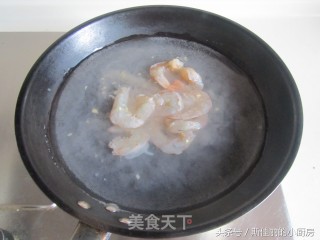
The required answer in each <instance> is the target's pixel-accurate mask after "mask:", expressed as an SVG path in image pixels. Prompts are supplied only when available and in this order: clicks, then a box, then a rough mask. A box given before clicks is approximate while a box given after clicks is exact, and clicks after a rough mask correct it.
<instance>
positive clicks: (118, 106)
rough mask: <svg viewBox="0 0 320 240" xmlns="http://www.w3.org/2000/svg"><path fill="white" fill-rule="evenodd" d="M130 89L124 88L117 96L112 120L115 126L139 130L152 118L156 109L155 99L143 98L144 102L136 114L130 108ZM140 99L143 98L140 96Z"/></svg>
mask: <svg viewBox="0 0 320 240" xmlns="http://www.w3.org/2000/svg"><path fill="white" fill-rule="evenodd" d="M129 93H130V88H125V87H122V88H120V89H119V90H118V92H117V95H116V96H115V99H114V103H113V107H112V110H111V114H110V120H111V122H112V123H113V124H115V125H117V126H119V127H122V128H138V127H140V126H142V125H143V124H144V123H145V121H146V120H147V119H148V118H149V117H150V116H151V114H152V113H153V111H154V109H155V102H154V100H153V98H150V97H147V96H143V100H142V101H140V104H139V105H138V106H137V108H136V110H135V112H134V113H132V112H130V110H129V107H128V100H129ZM140 98H142V97H141V96H140Z"/></svg>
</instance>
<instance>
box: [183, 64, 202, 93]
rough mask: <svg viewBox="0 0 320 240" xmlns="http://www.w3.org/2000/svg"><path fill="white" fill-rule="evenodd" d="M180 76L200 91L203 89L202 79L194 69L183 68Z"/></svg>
mask: <svg viewBox="0 0 320 240" xmlns="http://www.w3.org/2000/svg"><path fill="white" fill-rule="evenodd" d="M179 74H180V76H181V78H182V79H183V80H184V81H186V82H188V83H192V84H194V85H195V86H197V87H198V88H199V89H202V88H203V82H202V78H201V76H200V75H199V74H198V73H197V72H196V71H195V70H194V69H193V68H189V67H184V68H181V69H180V70H179Z"/></svg>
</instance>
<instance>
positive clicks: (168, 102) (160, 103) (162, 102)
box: [153, 91, 184, 116]
mask: <svg viewBox="0 0 320 240" xmlns="http://www.w3.org/2000/svg"><path fill="white" fill-rule="evenodd" d="M153 98H154V100H155V103H156V106H157V107H158V111H157V113H156V114H157V115H161V116H169V115H173V114H176V113H178V112H180V111H181V110H182V109H183V107H184V105H183V102H182V97H181V95H180V94H179V93H178V92H171V91H163V92H160V93H157V94H155V95H154V96H153Z"/></svg>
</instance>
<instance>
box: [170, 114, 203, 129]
mask: <svg viewBox="0 0 320 240" xmlns="http://www.w3.org/2000/svg"><path fill="white" fill-rule="evenodd" d="M207 121H208V116H207V115H203V116H200V117H197V118H194V119H191V120H180V119H178V120H172V119H167V120H166V126H167V129H168V131H169V132H172V133H183V132H186V131H195V130H200V129H201V128H203V127H204V126H205V125H206V124H207Z"/></svg>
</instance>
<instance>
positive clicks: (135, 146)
mask: <svg viewBox="0 0 320 240" xmlns="http://www.w3.org/2000/svg"><path fill="white" fill-rule="evenodd" d="M149 138H150V137H149V135H148V134H147V133H146V132H143V131H132V132H131V133H130V134H129V136H126V137H120V136H119V137H116V138H114V139H113V140H112V141H111V142H110V143H109V147H110V148H112V150H113V151H112V154H113V155H120V156H126V157H128V158H131V157H134V156H137V155H140V154H142V153H144V152H145V151H146V150H147V148H148V141H149Z"/></svg>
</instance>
